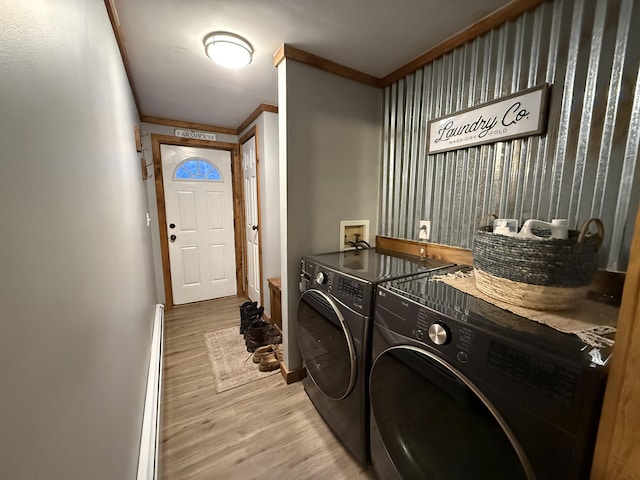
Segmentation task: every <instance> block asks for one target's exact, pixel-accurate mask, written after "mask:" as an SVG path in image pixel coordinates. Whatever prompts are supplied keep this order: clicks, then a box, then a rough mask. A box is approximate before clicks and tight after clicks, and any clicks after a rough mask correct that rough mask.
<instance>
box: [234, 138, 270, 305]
mask: <svg viewBox="0 0 640 480" xmlns="http://www.w3.org/2000/svg"><path fill="white" fill-rule="evenodd" d="M251 137H255V143H256V147H255V148H256V192H257V193H256V196H257V203H258V205H257V209H258V210H257V211H258V275H259V278H260V305H264V285H263V279H262V238H263V237H262V214H261V209H260V154H259V151H260V143H259V142H258V140H259V136H258V129H257V128H256V126H255V125H254V126H253V127H251V128H250V129H249V130H248V131H247V133H245V134H244V135H243V136H242V137H240V138H239V139H238V144H239V145H240V155H239V156H240V159H242V144H243V143H245V142H246V141H247V140H249V139H250V138H251ZM240 161H241V160H240ZM241 176H243V175H242V174H241ZM246 199H247V196H246V195H244V182H243V195H242V213H243V215H244V211H245V208H246V205H245V202H246ZM242 226H243V234H245V233H244V222H242ZM245 235H246V234H245ZM242 255H243V257H242V258H243V265H247V252H246V239H245V241H244V242H243V243H242ZM242 277H243V278H242V283H243V291H245V292H246V291H247V284H248V280H247V278H248V272H247V269H243V275H242Z"/></svg>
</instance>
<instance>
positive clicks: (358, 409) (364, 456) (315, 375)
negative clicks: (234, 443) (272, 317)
mask: <svg viewBox="0 0 640 480" xmlns="http://www.w3.org/2000/svg"><path fill="white" fill-rule="evenodd" d="M448 265H451V264H450V263H448V262H443V261H441V260H435V259H427V260H423V261H416V260H414V259H410V258H403V257H397V256H393V255H389V254H385V253H381V252H378V251H376V250H375V249H364V250H352V251H346V252H337V253H329V254H323V255H314V256H307V257H304V258H303V259H302V265H301V282H300V289H301V295H300V299H299V302H298V310H297V318H296V322H297V323H296V330H297V337H298V344H299V347H300V352H301V354H302V358H303V360H304V364H305V366H306V368H307V374H308V375H307V377H306V378H305V380H304V389H305V392H306V393H307V395H308V396H309V398H310V399H311V401H312V402H313V404H314V406H315V407H316V409H317V410H318V411H319V412H320V414H321V415H322V418H323V419H324V420H325V422H326V423H327V424H328V425H329V427H330V428H331V429H332V430H333V432H334V433H335V435H336V437H337V438H338V439H339V440H340V441H341V442H342V443H343V445H344V446H345V447H346V449H347V450H348V451H349V452H350V453H351V455H352V456H353V457H354V458H355V459H356V460H358V461H359V462H360V463H361V464H363V465H366V464H368V462H369V409H368V407H369V400H368V378H369V367H370V364H371V353H370V346H371V326H372V320H373V319H372V315H373V307H374V298H375V289H376V285H377V284H378V283H380V282H382V281H386V280H390V279H393V278H400V277H404V276H409V275H415V274H419V273H424V272H426V271H430V270H433V269H438V268H443V267H445V266H448Z"/></svg>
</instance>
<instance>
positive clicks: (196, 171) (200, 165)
mask: <svg viewBox="0 0 640 480" xmlns="http://www.w3.org/2000/svg"><path fill="white" fill-rule="evenodd" d="M173 179H174V180H190V181H195V182H223V181H224V179H223V178H222V174H221V173H220V170H218V168H217V167H216V166H215V165H214V164H213V163H211V162H209V161H207V160H204V159H203V158H187V159H186V160H183V161H182V162H180V163H179V164H178V165H177V166H176V168H175V170H174V171H173Z"/></svg>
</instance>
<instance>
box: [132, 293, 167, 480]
mask: <svg viewBox="0 0 640 480" xmlns="http://www.w3.org/2000/svg"><path fill="white" fill-rule="evenodd" d="M163 332H164V305H160V304H158V305H156V309H155V314H154V317H153V337H152V341H151V355H150V356H149V374H148V376H147V393H146V396H145V401H144V415H143V420H142V436H141V438H140V454H139V457H138V476H137V477H136V478H137V480H157V479H158V478H159V477H160V473H159V471H158V467H159V462H158V457H159V454H160V448H159V447H160V406H161V401H162V341H163Z"/></svg>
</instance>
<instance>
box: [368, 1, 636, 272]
mask: <svg viewBox="0 0 640 480" xmlns="http://www.w3.org/2000/svg"><path fill="white" fill-rule="evenodd" d="M633 25H640V2H637V0H597V1H589V0H555V1H553V2H545V3H543V4H541V5H540V6H539V7H538V8H536V9H535V10H533V11H531V12H528V13H526V14H524V15H522V16H520V17H519V18H518V19H517V20H515V21H511V22H508V23H506V24H504V25H502V26H501V27H499V28H497V29H494V30H492V31H491V32H489V33H487V34H485V35H482V36H481V37H478V38H476V39H474V40H473V41H471V42H468V43H466V44H465V45H463V46H461V47H459V48H457V49H455V50H453V51H452V52H450V53H448V54H447V55H445V56H443V57H441V58H439V59H437V60H436V61H434V62H432V63H430V64H429V65H426V66H425V67H423V68H422V69H420V70H418V71H416V72H415V73H413V74H412V75H409V76H407V77H405V78H403V79H402V80H399V81H398V82H396V83H394V84H393V85H391V86H389V87H387V89H386V92H385V123H384V129H385V137H384V143H385V145H384V158H383V173H382V176H381V178H382V190H383V194H382V197H381V199H382V200H381V201H382V205H381V208H380V215H381V219H380V234H381V235H388V236H392V237H399V238H408V239H417V238H418V226H419V221H420V220H421V219H429V220H432V228H431V232H432V233H431V241H432V242H436V243H442V244H447V245H455V246H460V247H464V248H471V247H472V244H473V236H474V231H475V228H476V227H477V226H478V225H479V223H480V222H481V220H482V219H483V218H484V217H485V216H486V215H487V214H489V213H496V214H497V215H499V216H501V217H508V218H518V219H520V220H521V221H524V220H527V219H529V218H539V219H542V220H551V219H552V218H567V219H568V220H569V226H570V228H578V227H579V225H580V223H581V222H582V221H583V220H584V219H586V218H588V217H590V216H596V217H600V218H602V219H603V221H604V223H605V227H606V230H607V233H606V238H605V244H604V248H603V252H602V255H601V266H603V267H605V268H607V269H610V270H624V269H626V266H627V263H628V251H629V246H630V243H631V234H632V232H633V223H634V219H635V213H636V210H637V208H638V202H639V200H640V168H638V159H639V150H640V84H639V80H638V78H639V72H638V70H639V65H640V49H637V48H634V46H636V45H638V44H640V30H638V29H637V28H636V29H633V28H631V27H632V26H633ZM545 82H547V83H549V84H551V85H552V87H551V95H550V101H549V114H548V127H547V134H546V135H544V136H534V137H529V138H524V139H517V140H511V141H506V142H498V143H494V144H490V145H482V146H477V147H470V148H466V149H461V150H456V151H452V152H445V153H438V154H435V155H426V130H427V122H428V121H429V120H430V119H433V118H437V117H440V116H442V115H447V114H450V113H455V112H456V111H459V110H462V109H465V108H468V107H471V106H474V105H478V104H480V103H484V102H487V101H490V100H493V99H495V98H499V97H502V96H505V95H508V94H511V93H514V92H518V91H521V90H524V89H526V88H529V87H533V86H536V85H540V84H542V83H545Z"/></svg>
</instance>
